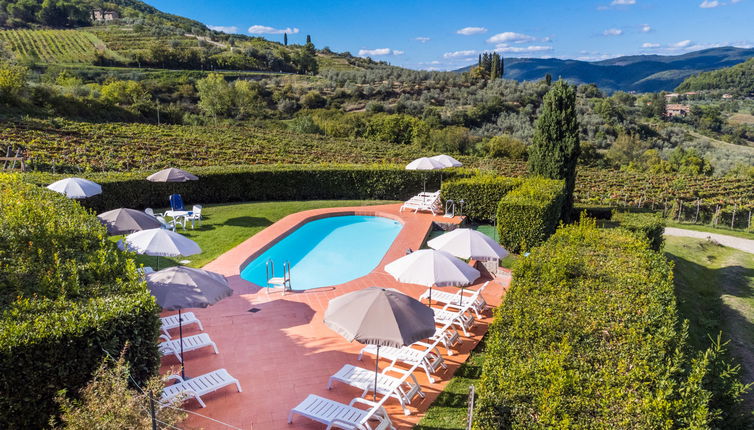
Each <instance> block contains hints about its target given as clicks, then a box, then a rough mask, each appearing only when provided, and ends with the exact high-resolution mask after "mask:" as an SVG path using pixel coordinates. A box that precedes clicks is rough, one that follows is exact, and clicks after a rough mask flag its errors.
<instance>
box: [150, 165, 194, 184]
mask: <svg viewBox="0 0 754 430" xmlns="http://www.w3.org/2000/svg"><path fill="white" fill-rule="evenodd" d="M198 179H199V177H198V176H196V175H192V174H191V173H189V172H187V171H185V170H181V169H176V168H175V167H171V168H168V169H163V170H160V171H159V172H157V173H153V174H151V175H149V176H147V181H150V182H187V181H196V180H198Z"/></svg>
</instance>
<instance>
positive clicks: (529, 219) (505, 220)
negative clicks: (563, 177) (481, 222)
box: [497, 177, 565, 252]
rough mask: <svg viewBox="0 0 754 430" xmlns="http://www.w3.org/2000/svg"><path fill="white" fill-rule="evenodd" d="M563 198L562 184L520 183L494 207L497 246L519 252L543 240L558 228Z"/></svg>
mask: <svg viewBox="0 0 754 430" xmlns="http://www.w3.org/2000/svg"><path fill="white" fill-rule="evenodd" d="M564 197H565V189H564V183H563V181H560V180H554V179H545V178H541V177H532V178H528V179H526V180H525V181H523V183H522V184H521V186H520V187H518V188H515V189H514V190H513V191H511V192H509V193H508V194H507V195H505V197H503V198H502V199H501V200H500V202H499V204H498V207H497V229H498V233H499V235H500V243H501V244H502V245H503V246H504V247H506V248H507V249H508V250H510V251H513V252H522V251H527V250H529V249H531V248H532V247H535V246H537V245H539V244H541V243H542V242H544V241H545V240H547V238H548V237H549V236H550V235H551V234H553V233H554V232H555V228H556V227H557V226H558V221H559V219H560V214H561V211H562V206H563V199H564Z"/></svg>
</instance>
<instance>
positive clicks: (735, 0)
mask: <svg viewBox="0 0 754 430" xmlns="http://www.w3.org/2000/svg"><path fill="white" fill-rule="evenodd" d="M740 1H741V0H730V2H731V3H738V2H740Z"/></svg>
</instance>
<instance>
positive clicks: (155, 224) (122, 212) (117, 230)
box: [97, 208, 162, 236]
mask: <svg viewBox="0 0 754 430" xmlns="http://www.w3.org/2000/svg"><path fill="white" fill-rule="evenodd" d="M97 218H99V220H100V221H101V222H102V224H105V227H107V234H109V235H112V236H117V235H119V234H127V233H133V232H135V231H141V230H148V229H150V228H159V227H160V226H161V225H162V224H160V221H159V220H158V219H157V218H155V217H153V216H152V215H148V214H146V213H144V212H142V211H137V210H136V209H127V208H120V209H113V210H111V211H107V212H104V213H101V214H99V215H97Z"/></svg>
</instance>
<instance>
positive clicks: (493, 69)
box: [490, 53, 500, 80]
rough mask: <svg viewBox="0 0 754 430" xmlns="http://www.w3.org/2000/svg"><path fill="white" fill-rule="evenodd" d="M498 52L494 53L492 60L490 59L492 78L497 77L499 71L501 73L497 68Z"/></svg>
mask: <svg viewBox="0 0 754 430" xmlns="http://www.w3.org/2000/svg"><path fill="white" fill-rule="evenodd" d="M497 57H498V55H497V53H494V54H492V61H490V80H492V79H497V75H498V73H500V72H499V71H498V69H497V66H498V64H499V63H498V61H497Z"/></svg>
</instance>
